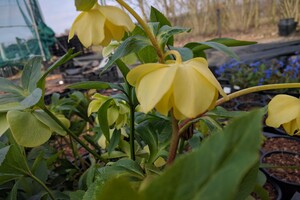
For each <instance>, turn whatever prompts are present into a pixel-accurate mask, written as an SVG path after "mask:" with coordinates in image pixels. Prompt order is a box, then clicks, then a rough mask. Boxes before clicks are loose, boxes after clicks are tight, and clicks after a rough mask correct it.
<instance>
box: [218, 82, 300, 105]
mask: <svg viewBox="0 0 300 200" xmlns="http://www.w3.org/2000/svg"><path fill="white" fill-rule="evenodd" d="M289 88H300V83H279V84H268V85H259V86H254V87H250V88H246V89H242V90H239V91H237V92H234V93H232V94H229V95H228V96H227V97H223V98H221V99H219V100H218V101H217V102H216V106H218V105H220V104H222V103H225V102H227V101H229V100H231V99H234V98H237V97H239V96H242V95H245V94H250V93H253V92H260V91H265V90H278V89H289Z"/></svg>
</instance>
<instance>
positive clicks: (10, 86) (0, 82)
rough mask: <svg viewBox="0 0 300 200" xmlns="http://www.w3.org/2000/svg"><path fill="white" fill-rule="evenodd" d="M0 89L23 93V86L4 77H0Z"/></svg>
mask: <svg viewBox="0 0 300 200" xmlns="http://www.w3.org/2000/svg"><path fill="white" fill-rule="evenodd" d="M0 91H2V92H9V93H13V94H21V95H22V94H23V88H21V87H20V86H18V85H16V84H14V83H13V82H12V81H10V80H8V79H6V78H3V77H0Z"/></svg>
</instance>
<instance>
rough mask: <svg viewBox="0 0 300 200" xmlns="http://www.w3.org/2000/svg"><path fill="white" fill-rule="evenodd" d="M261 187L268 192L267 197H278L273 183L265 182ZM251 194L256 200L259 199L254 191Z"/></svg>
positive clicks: (274, 198) (272, 199)
mask: <svg viewBox="0 0 300 200" xmlns="http://www.w3.org/2000/svg"><path fill="white" fill-rule="evenodd" d="M263 188H264V189H265V190H267V192H268V193H269V199H270V200H276V199H277V197H278V191H277V190H276V189H275V187H274V185H273V184H272V183H270V182H266V183H265V184H264V186H263ZM251 196H253V197H254V199H256V200H260V199H261V198H260V197H259V196H258V195H257V194H255V193H252V194H251Z"/></svg>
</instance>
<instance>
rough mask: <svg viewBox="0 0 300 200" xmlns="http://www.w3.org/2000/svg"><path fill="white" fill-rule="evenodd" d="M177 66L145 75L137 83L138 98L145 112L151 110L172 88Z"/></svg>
mask: <svg viewBox="0 0 300 200" xmlns="http://www.w3.org/2000/svg"><path fill="white" fill-rule="evenodd" d="M176 71H177V67H164V68H161V69H158V70H156V71H152V72H151V73H148V74H147V75H145V76H143V78H142V79H141V80H140V82H139V83H138V85H136V94H137V98H138V100H139V102H140V104H141V108H142V110H143V111H144V112H149V111H150V110H151V109H153V108H154V106H155V105H156V104H157V103H158V102H159V101H160V100H161V99H162V97H163V96H164V95H165V94H166V93H167V92H168V90H170V88H171V86H172V83H173V79H174V77H175V74H176Z"/></svg>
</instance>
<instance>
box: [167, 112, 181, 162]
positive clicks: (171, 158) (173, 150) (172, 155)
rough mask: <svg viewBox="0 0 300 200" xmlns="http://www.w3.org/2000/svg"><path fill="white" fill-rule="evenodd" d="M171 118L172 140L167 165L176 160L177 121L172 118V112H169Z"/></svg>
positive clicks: (177, 141)
mask: <svg viewBox="0 0 300 200" xmlns="http://www.w3.org/2000/svg"><path fill="white" fill-rule="evenodd" d="M171 117H172V138H171V144H170V149H169V157H168V160H167V165H171V164H172V163H173V161H174V160H175V158H176V154H177V148H178V143H179V132H178V131H179V128H178V120H177V119H176V118H175V117H174V115H173V112H172V111H171Z"/></svg>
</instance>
